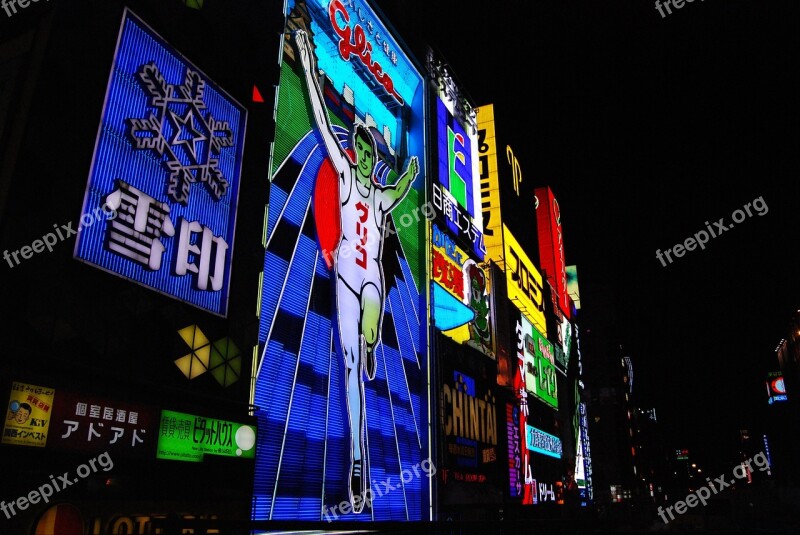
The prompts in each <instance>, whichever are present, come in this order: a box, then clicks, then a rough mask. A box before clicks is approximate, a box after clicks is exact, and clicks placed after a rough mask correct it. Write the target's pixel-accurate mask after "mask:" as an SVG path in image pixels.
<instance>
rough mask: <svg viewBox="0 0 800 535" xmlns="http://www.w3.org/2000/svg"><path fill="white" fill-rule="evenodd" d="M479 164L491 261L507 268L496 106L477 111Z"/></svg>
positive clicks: (487, 248) (480, 108) (487, 245)
mask: <svg viewBox="0 0 800 535" xmlns="http://www.w3.org/2000/svg"><path fill="white" fill-rule="evenodd" d="M477 114H478V115H477V117H478V161H479V170H480V184H481V207H482V209H483V227H484V242H485V244H486V252H487V254H488V256H489V258H490V259H492V260H494V261H495V262H497V263H498V264H499V265H501V266H502V265H503V264H502V262H503V228H502V226H501V224H502V219H501V218H500V176H499V174H498V170H497V141H496V138H495V128H494V106H493V105H492V104H488V105H486V106H481V107H479V108H477Z"/></svg>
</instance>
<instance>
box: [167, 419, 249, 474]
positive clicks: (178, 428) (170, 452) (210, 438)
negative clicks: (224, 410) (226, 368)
mask: <svg viewBox="0 0 800 535" xmlns="http://www.w3.org/2000/svg"><path fill="white" fill-rule="evenodd" d="M255 445H256V429H255V426H251V425H246V424H239V423H236V422H228V421H225V420H217V419H215V418H205V417H203V416H195V415H194V414H185V413H182V412H174V411H161V425H160V427H159V432H158V450H157V452H156V457H157V458H158V459H170V460H173V461H190V462H202V461H203V456H204V455H223V456H225V457H241V458H243V459H253V458H254V457H255V451H256V449H255Z"/></svg>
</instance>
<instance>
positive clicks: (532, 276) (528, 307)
mask: <svg viewBox="0 0 800 535" xmlns="http://www.w3.org/2000/svg"><path fill="white" fill-rule="evenodd" d="M503 238H504V242H505V259H506V261H505V271H506V287H507V288H508V298H509V299H511V301H513V302H514V305H516V307H517V308H518V309H519V310H520V312H522V313H523V314H524V315H525V317H526V318H527V319H528V321H530V322H531V323H532V324H533V326H534V327H535V328H536V329H537V330H538V331H539V332H540V333H542V334H544V335H545V336H547V326H546V325H545V322H544V293H543V291H544V286H543V282H542V275H541V273H539V270H538V269H536V266H534V265H533V262H531V260H530V258H528V255H526V254H525V252H524V251H523V250H522V247H520V245H519V242H517V239H516V238H515V237H514V235H513V234H511V231H510V230H508V227H506V226H505V225H503Z"/></svg>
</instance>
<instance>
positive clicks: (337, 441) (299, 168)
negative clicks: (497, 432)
mask: <svg viewBox="0 0 800 535" xmlns="http://www.w3.org/2000/svg"><path fill="white" fill-rule="evenodd" d="M286 9H287V11H286V13H285V15H286V17H287V26H286V31H285V33H284V36H283V48H282V51H281V54H282V56H281V75H280V86H279V90H278V99H277V109H276V112H275V113H276V134H275V144H274V147H273V154H272V160H271V165H270V196H269V206H268V212H267V218H266V219H267V221H266V229H265V242H264V243H265V247H266V253H265V257H264V273H263V279H262V284H261V288H260V299H259V303H260V307H259V318H260V328H259V350H260V355H259V360H258V363H257V366H256V370H257V371H256V383H255V391H254V404H255V405H256V407H257V410H256V412H255V415H256V417H257V418H258V425H259V430H258V443H257V446H256V447H257V451H256V471H255V483H254V491H253V494H254V496H253V519H255V520H315V521H323V520H325V521H333V520H337V519H339V520H343V519H344V520H365V521H369V520H423V519H429V518H430V488H431V478H432V477H433V474H434V473H435V467H434V466H433V465H432V461H431V458H430V445H429V432H428V428H429V417H428V412H429V409H428V399H429V391H428V379H427V378H428V373H429V366H428V364H429V363H428V350H427V344H428V343H427V321H426V317H427V309H426V296H425V293H426V292H425V288H426V277H427V274H426V254H427V253H426V246H425V243H426V227H427V219H426V216H425V214H424V213H423V210H422V208H423V206H424V202H425V177H424V169H425V151H424V146H423V141H424V125H425V117H424V110H423V104H424V84H423V79H422V76H421V75H420V73H419V71H418V69H417V68H416V67H415V66H414V64H413V63H412V62H411V60H409V58H408V57H407V56H406V54H405V53H404V52H403V51H402V50H401V48H400V47H399V46H398V44H397V42H396V40H395V39H394V38H393V37H392V35H391V34H390V33H389V31H388V30H387V29H386V27H385V25H384V23H383V22H382V21H381V20H380V19H379V18H378V16H377V15H376V14H375V13H374V11H373V10H372V9H371V8H370V7H369V5H368V4H367V3H365V2H363V1H358V0H331V1H330V2H328V1H327V0H307V1H301V0H296V1H291V0H290V1H289V2H288V3H287V5H286Z"/></svg>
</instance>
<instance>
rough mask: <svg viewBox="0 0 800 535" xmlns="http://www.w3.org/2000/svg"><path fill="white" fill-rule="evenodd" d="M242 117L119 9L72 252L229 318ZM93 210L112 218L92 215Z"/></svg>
mask: <svg viewBox="0 0 800 535" xmlns="http://www.w3.org/2000/svg"><path fill="white" fill-rule="evenodd" d="M246 121H247V112H246V110H245V109H244V107H242V105H241V104H239V103H238V102H237V101H236V100H234V99H233V98H232V97H231V96H230V95H228V94H227V93H226V92H225V91H224V90H222V89H221V88H220V87H218V86H217V85H216V84H214V82H212V81H211V80H210V79H209V78H208V77H207V76H206V75H205V74H203V73H202V72H201V71H200V70H199V69H198V68H197V67H195V66H194V65H193V64H192V63H190V62H189V61H188V60H187V59H186V58H185V57H184V56H182V55H181V54H180V53H179V52H177V51H176V50H175V49H173V48H172V47H171V46H170V45H169V44H168V43H167V42H166V41H164V39H162V38H161V37H160V36H159V35H158V34H156V33H155V32H154V31H153V30H152V29H151V28H149V27H148V26H147V25H146V24H145V23H144V22H142V21H141V20H140V19H139V18H138V17H136V16H135V15H133V13H131V12H130V11H129V10H127V9H126V10H125V13H124V15H123V20H122V28H121V29H120V33H119V40H118V42H117V48H116V52H115V54H114V61H113V64H112V68H111V75H110V77H109V81H108V87H107V91H106V98H105V103H104V105H103V110H102V115H101V120H100V128H99V130H98V134H97V142H96V145H95V150H94V154H93V159H92V165H91V171H90V173H89V180H88V184H87V187H86V195H85V200H84V203H83V212H82V213H81V223H80V224H79V225H78V228H77V229H76V235H77V238H76V242H75V258H77V259H78V260H81V261H84V262H86V263H88V264H91V265H94V266H96V267H98V268H100V269H103V270H105V271H108V272H110V273H113V274H115V275H118V276H120V277H123V278H125V279H128V280H131V281H134V282H136V283H138V284H141V285H143V286H146V287H148V288H151V289H153V290H155V291H157V292H160V293H163V294H165V295H168V296H170V297H174V298H176V299H179V300H181V301H184V302H186V303H189V304H192V305H194V306H197V307H199V308H202V309H204V310H207V311H209V312H212V313H214V314H217V315H221V316H225V315H227V311H228V288H229V285H230V274H231V273H230V267H231V258H232V255H233V245H234V243H233V241H234V227H235V224H236V208H237V202H238V196H239V179H240V174H241V163H242V152H243V150H244V135H245V128H246ZM98 210H102V211H103V212H107V213H110V214H112V215H111V216H110V218H108V219H105V218H103V219H102V220H100V221H94V224H91V223H90V221H93V219H92V217H91V216H92V214H95V215H99V213H100V212H98ZM87 216H89V218H88V220H87Z"/></svg>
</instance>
